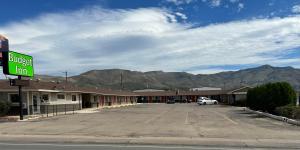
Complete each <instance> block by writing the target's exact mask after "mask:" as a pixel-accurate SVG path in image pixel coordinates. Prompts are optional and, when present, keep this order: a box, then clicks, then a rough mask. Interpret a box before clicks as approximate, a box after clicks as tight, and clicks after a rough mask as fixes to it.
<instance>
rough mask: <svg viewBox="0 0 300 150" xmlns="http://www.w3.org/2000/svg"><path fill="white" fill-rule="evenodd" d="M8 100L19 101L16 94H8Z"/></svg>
mask: <svg viewBox="0 0 300 150" xmlns="http://www.w3.org/2000/svg"><path fill="white" fill-rule="evenodd" d="M9 100H10V102H12V103H18V102H19V95H18V94H9Z"/></svg>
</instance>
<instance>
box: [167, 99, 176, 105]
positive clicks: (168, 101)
mask: <svg viewBox="0 0 300 150" xmlns="http://www.w3.org/2000/svg"><path fill="white" fill-rule="evenodd" d="M167 104H175V99H173V98H170V99H168V100H167Z"/></svg>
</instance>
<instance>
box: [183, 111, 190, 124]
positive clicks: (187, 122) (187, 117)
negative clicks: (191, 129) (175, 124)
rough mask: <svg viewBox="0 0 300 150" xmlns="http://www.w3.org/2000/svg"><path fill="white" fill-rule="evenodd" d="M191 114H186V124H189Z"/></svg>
mask: <svg viewBox="0 0 300 150" xmlns="http://www.w3.org/2000/svg"><path fill="white" fill-rule="evenodd" d="M189 113H190V112H186V116H185V122H184V124H189Z"/></svg>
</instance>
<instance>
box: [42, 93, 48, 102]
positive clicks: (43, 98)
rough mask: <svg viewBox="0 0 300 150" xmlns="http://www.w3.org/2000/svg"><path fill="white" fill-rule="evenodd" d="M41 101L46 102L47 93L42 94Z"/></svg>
mask: <svg viewBox="0 0 300 150" xmlns="http://www.w3.org/2000/svg"><path fill="white" fill-rule="evenodd" d="M42 101H43V102H48V101H49V95H48V94H43V95H42Z"/></svg>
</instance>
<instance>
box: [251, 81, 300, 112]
mask: <svg viewBox="0 0 300 150" xmlns="http://www.w3.org/2000/svg"><path fill="white" fill-rule="evenodd" d="M296 98H297V97H296V92H295V91H294V89H293V88H292V86H291V85H290V84H289V83H287V82H277V83H268V84H264V85H261V86H258V87H255V88H253V89H250V90H249V91H248V93H247V104H248V107H250V108H251V109H254V110H262V111H268V112H273V111H274V110H275V108H276V107H279V106H284V105H288V104H291V105H295V104H296Z"/></svg>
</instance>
